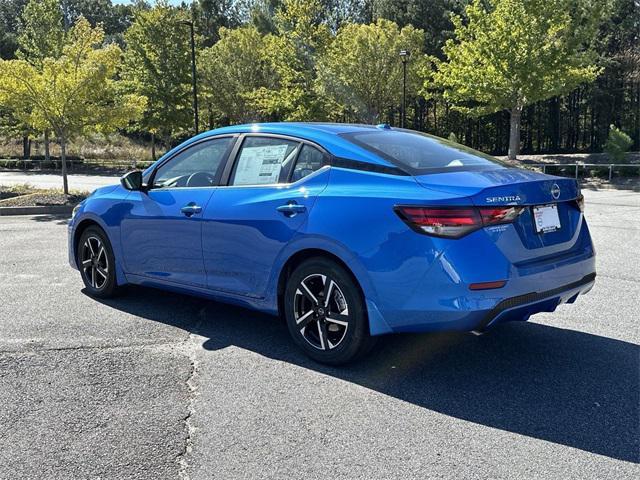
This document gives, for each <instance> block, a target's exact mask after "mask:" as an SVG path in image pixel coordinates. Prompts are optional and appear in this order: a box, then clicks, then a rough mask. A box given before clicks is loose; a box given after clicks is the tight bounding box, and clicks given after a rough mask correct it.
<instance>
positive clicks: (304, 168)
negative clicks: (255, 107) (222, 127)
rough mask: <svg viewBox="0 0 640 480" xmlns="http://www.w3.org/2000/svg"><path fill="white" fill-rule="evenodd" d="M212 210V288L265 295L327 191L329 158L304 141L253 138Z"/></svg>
mask: <svg viewBox="0 0 640 480" xmlns="http://www.w3.org/2000/svg"><path fill="white" fill-rule="evenodd" d="M241 141H242V144H241V146H240V149H239V150H238V152H237V153H236V155H235V160H234V162H233V163H230V164H229V165H228V167H227V172H226V173H225V176H226V177H227V178H228V179H227V181H226V184H227V185H226V186H221V187H219V189H218V191H217V192H216V194H215V196H214V198H213V199H212V201H211V202H209V205H208V206H207V208H206V211H205V215H204V223H203V251H204V262H205V269H206V271H207V283H208V286H209V288H211V289H214V290H219V291H225V292H231V293H234V294H240V295H246V296H250V297H258V298H260V297H263V296H264V294H265V289H266V286H267V282H268V279H269V276H270V274H271V272H272V268H273V264H274V261H275V260H276V258H277V257H278V254H279V253H280V252H281V250H282V249H283V248H284V247H285V246H286V244H287V243H288V242H289V241H290V240H291V238H292V237H293V236H294V234H295V233H296V232H297V231H298V230H299V229H300V227H301V226H302V225H303V224H304V222H305V221H306V220H307V218H308V215H309V212H310V211H311V209H312V207H313V204H314V202H315V199H316V197H317V195H318V194H319V193H320V192H321V191H322V190H323V189H324V188H325V187H326V185H327V182H328V176H329V169H328V168H325V169H323V168H322V167H323V166H325V165H327V163H328V155H327V154H326V153H324V152H323V151H321V150H320V149H319V148H318V147H316V146H313V145H310V144H308V143H306V142H303V141H301V140H297V139H292V138H288V137H280V136H264V135H259V134H247V135H245V136H244V137H243V138H242V140H241Z"/></svg>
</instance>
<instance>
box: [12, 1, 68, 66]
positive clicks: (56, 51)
mask: <svg viewBox="0 0 640 480" xmlns="http://www.w3.org/2000/svg"><path fill="white" fill-rule="evenodd" d="M21 20H22V21H21V28H20V35H19V37H18V43H19V45H20V47H19V50H18V58H21V59H23V60H27V61H28V62H29V63H31V64H33V65H36V66H41V65H42V62H43V61H44V59H45V58H47V57H53V58H58V57H59V56H60V55H61V54H62V47H63V45H64V36H65V32H64V26H63V23H62V11H61V10H60V4H59V2H58V0H31V1H30V2H29V3H28V4H27V6H26V7H25V9H24V12H23V13H22V19H21Z"/></svg>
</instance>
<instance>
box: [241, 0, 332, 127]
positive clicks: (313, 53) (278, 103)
mask: <svg viewBox="0 0 640 480" xmlns="http://www.w3.org/2000/svg"><path fill="white" fill-rule="evenodd" d="M322 12H323V9H322V4H321V3H320V1H319V0H284V1H283V3H282V6H281V7H280V8H279V9H278V10H277V12H276V15H275V24H276V26H277V34H269V35H267V36H265V38H264V49H263V51H262V58H263V61H264V62H265V64H267V65H268V68H269V69H271V70H272V71H273V72H274V73H275V75H273V82H272V86H269V87H262V88H259V89H258V90H256V91H254V92H253V94H252V95H251V102H252V103H253V104H254V105H256V108H257V110H258V112H259V113H260V114H261V115H262V116H263V117H266V118H273V119H281V120H293V121H297V120H298V121H304V120H307V121H308V120H320V119H321V118H323V116H324V113H323V110H322V107H323V102H322V101H321V100H320V99H319V98H318V95H317V94H316V91H315V89H314V83H315V78H316V62H317V59H318V57H319V56H320V55H321V54H322V52H323V51H324V49H325V48H326V46H327V44H328V43H329V41H330V39H331V35H330V32H329V29H328V27H327V25H326V24H324V23H322Z"/></svg>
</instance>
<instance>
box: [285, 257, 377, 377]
mask: <svg viewBox="0 0 640 480" xmlns="http://www.w3.org/2000/svg"><path fill="white" fill-rule="evenodd" d="M327 297H328V298H327ZM283 305H284V310H285V318H286V321H287V326H288V328H289V332H290V333H291V336H292V337H293V340H294V342H295V343H296V344H297V345H298V346H299V347H300V348H302V350H303V351H304V352H305V353H306V354H307V355H308V356H309V357H311V358H312V359H314V360H316V361H318V362H320V363H325V364H329V365H340V364H344V363H347V362H350V361H353V360H355V359H357V358H359V357H361V356H363V355H364V354H366V353H367V352H368V351H370V350H371V347H372V346H373V343H374V339H373V338H372V337H371V336H370V335H369V322H368V320H367V312H366V308H365V303H364V298H363V295H362V293H361V291H360V288H359V287H358V285H357V284H356V281H355V279H354V278H353V277H352V275H351V274H349V272H347V271H346V270H345V269H344V268H343V267H342V266H341V265H339V264H338V263H336V262H334V261H332V260H330V259H327V258H323V257H316V258H311V259H308V260H306V261H304V262H303V263H301V264H300V265H299V266H298V267H297V268H295V269H294V270H293V272H292V273H291V275H290V276H289V278H288V280H287V284H286V288H285V293H284V302H283Z"/></svg>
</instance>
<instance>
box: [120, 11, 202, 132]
mask: <svg viewBox="0 0 640 480" xmlns="http://www.w3.org/2000/svg"><path fill="white" fill-rule="evenodd" d="M187 20H189V17H188V15H187V12H186V11H185V10H182V9H177V8H174V7H171V6H169V5H168V4H167V3H166V2H162V3H158V4H157V5H156V6H155V7H154V8H152V9H144V10H143V9H138V10H136V12H135V20H134V22H133V24H132V25H131V27H130V28H129V29H128V30H127V31H126V33H125V42H126V50H125V53H124V68H123V73H122V75H123V79H124V80H125V84H126V88H127V89H128V91H129V92H132V93H136V94H138V95H140V96H144V97H146V98H147V107H146V110H145V112H144V116H143V117H142V119H141V120H140V122H139V123H138V125H137V128H139V129H140V130H142V131H145V132H149V133H151V134H152V136H154V137H155V136H158V137H159V138H161V139H162V140H163V141H164V142H165V144H169V143H170V142H171V139H172V138H173V137H175V136H177V135H181V134H183V133H184V132H186V131H188V130H189V128H190V125H191V121H192V113H193V112H192V106H191V98H192V97H191V56H190V55H191V54H190V47H189V29H188V27H187V26H185V25H184V24H182V23H180V22H184V21H187Z"/></svg>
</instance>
